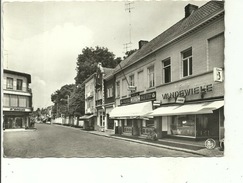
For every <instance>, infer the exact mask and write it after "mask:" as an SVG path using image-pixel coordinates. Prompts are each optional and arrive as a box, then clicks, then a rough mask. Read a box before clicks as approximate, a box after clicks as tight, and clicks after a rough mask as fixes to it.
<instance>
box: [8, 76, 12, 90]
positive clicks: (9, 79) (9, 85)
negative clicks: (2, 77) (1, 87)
mask: <svg viewBox="0 0 243 183" xmlns="http://www.w3.org/2000/svg"><path fill="white" fill-rule="evenodd" d="M7 89H13V78H7Z"/></svg>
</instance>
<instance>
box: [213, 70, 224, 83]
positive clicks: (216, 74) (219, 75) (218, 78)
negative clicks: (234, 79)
mask: <svg viewBox="0 0 243 183" xmlns="http://www.w3.org/2000/svg"><path fill="white" fill-rule="evenodd" d="M213 79H214V81H215V82H223V69H222V68H219V67H215V68H214V69H213Z"/></svg>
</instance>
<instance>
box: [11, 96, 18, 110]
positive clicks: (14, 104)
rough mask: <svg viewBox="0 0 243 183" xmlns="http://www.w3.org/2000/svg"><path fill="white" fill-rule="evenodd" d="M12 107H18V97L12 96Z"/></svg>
mask: <svg viewBox="0 0 243 183" xmlns="http://www.w3.org/2000/svg"><path fill="white" fill-rule="evenodd" d="M10 106H11V107H18V97H17V96H16V95H10Z"/></svg>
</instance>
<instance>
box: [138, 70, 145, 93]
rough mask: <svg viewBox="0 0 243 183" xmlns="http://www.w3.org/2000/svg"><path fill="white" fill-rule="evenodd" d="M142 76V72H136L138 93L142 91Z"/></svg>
mask: <svg viewBox="0 0 243 183" xmlns="http://www.w3.org/2000/svg"><path fill="white" fill-rule="evenodd" d="M144 86H145V84H144V75H143V71H139V72H138V77H137V87H138V91H143V90H144Z"/></svg>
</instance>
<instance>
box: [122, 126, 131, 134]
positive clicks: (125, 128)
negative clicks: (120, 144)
mask: <svg viewBox="0 0 243 183" xmlns="http://www.w3.org/2000/svg"><path fill="white" fill-rule="evenodd" d="M124 133H132V127H131V126H125V127H124Z"/></svg>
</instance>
